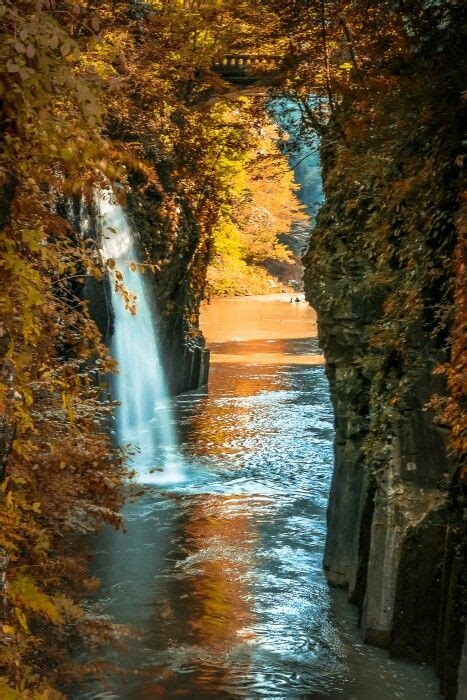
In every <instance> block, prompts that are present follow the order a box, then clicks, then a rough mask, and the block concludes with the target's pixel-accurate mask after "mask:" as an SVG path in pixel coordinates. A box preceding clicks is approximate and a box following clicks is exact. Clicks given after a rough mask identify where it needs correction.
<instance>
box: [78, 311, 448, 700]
mask: <svg viewBox="0 0 467 700" xmlns="http://www.w3.org/2000/svg"><path fill="white" fill-rule="evenodd" d="M270 301H271V302H273V301H274V300H270ZM276 302H277V303H282V304H283V305H284V302H283V301H282V302H279V300H276ZM254 303H256V302H254V300H253V301H252V300H251V299H245V300H243V301H239V300H237V302H235V309H236V311H235V314H233V313H231V314H230V315H229V316H226V315H224V314H222V315H221V316H220V315H219V312H220V311H221V310H222V309H221V308H220V307H222V304H224V306H225V304H227V306H228V308H231V306H232V305H230V306H229V302H223V303H221V304H220V306H219V305H217V306H216V305H214V306H211V307H210V309H209V310H207V311H206V310H205V313H204V316H203V319H204V324H205V329H206V330H207V332H208V335H210V336H211V338H213V339H214V338H217V339H216V341H215V342H216V345H215V347H216V353H215V354H217V355H222V353H223V351H225V353H226V354H227V355H232V356H237V360H238V357H239V356H241V360H240V361H237V360H235V359H231V360H229V361H228V362H214V364H213V366H212V370H211V380H210V387H209V393H207V392H204V391H199V392H194V393H191V394H187V395H185V396H181V397H179V398H177V399H176V400H175V401H174V416H175V418H174V421H175V423H176V426H175V427H176V428H177V431H178V437H179V441H180V452H181V455H182V458H183V462H184V470H185V474H186V480H185V482H183V483H181V484H177V485H175V486H173V487H171V488H170V487H168V486H167V487H160V486H159V487H157V486H154V485H153V486H150V487H149V489H148V491H147V493H146V495H145V496H144V497H143V498H142V499H140V500H139V501H137V502H135V503H133V504H130V505H128V506H127V507H126V509H125V524H126V533H125V534H123V533H120V534H119V533H115V532H113V531H111V530H110V529H108V530H106V531H105V532H103V533H102V534H101V535H100V536H99V537H98V538H96V540H95V542H94V565H93V566H94V573H95V574H96V575H97V576H99V578H100V579H101V581H102V586H101V591H100V593H99V598H98V601H97V602H98V605H99V606H100V607H101V609H102V610H103V611H104V612H106V613H108V614H111V615H112V616H113V617H114V618H115V619H116V620H117V621H118V622H122V623H125V624H130V625H132V626H133V627H134V629H135V630H136V631H137V632H138V636H137V637H136V638H135V639H132V640H131V641H129V642H128V644H127V646H126V648H125V649H121V650H115V651H113V652H107V656H108V657H109V658H111V659H112V660H113V661H114V662H116V663H117V664H119V665H121V666H122V667H123V668H124V669H126V675H115V674H114V675H113V676H112V677H111V678H110V679H109V680H108V683H107V684H106V685H105V686H102V687H99V688H98V687H96V686H95V685H94V686H93V687H92V688H83V689H82V690H81V691H80V692H79V693H77V695H76V697H79V698H92V699H93V700H97V699H98V698H100V699H104V698H105V699H106V700H110V699H111V698H129V699H131V698H135V699H140V698H141V699H149V698H158V697H188V698H222V697H245V698H263V697H264V698H357V699H358V700H360V699H362V700H374V698H378V700H386V699H387V700H389V699H390V698H405V699H407V700H422V699H423V700H425V699H427V698H435V697H437V693H436V685H437V683H436V680H435V679H434V677H433V674H432V673H431V671H430V670H429V669H424V668H422V667H419V666H414V665H411V664H405V663H402V662H396V661H393V660H389V659H388V658H387V655H386V654H385V653H384V652H381V651H379V650H377V649H374V648H371V647H368V646H365V645H363V644H362V643H361V641H360V640H359V637H358V630H357V616H356V612H355V610H354V608H352V607H351V606H349V605H348V604H347V603H346V601H345V596H343V595H341V594H339V593H336V592H333V591H330V590H329V588H328V586H327V584H326V581H325V579H324V575H323V571H322V557H323V549H324V541H325V534H326V525H325V511H326V503H327V497H328V490H329V484H330V478H331V471H332V459H333V455H332V437H333V428H332V410H331V405H330V401H329V392H328V385H327V380H326V377H325V373H324V368H323V367H322V366H321V365H320V364H312V363H309V364H306V363H302V364H296V363H295V361H294V357H299V356H300V357H306V356H309V357H311V356H315V357H317V356H318V355H319V348H318V346H317V343H316V339H314V338H313V337H311V338H309V339H308V340H305V339H304V338H303V337H302V336H304V335H305V333H304V332H303V328H304V327H306V323H307V321H306V320H305V324H304V326H302V331H301V332H299V330H300V326H299V323H298V322H297V323H295V324H292V323H291V324H290V327H291V328H292V327H293V328H294V329H295V330H296V332H294V333H293V335H294V336H295V337H292V338H286V337H284V334H283V335H282V337H280V338H277V337H276V338H265V337H264V336H261V333H260V331H261V329H262V328H264V323H265V321H264V319H271V318H272V317H273V316H274V315H275V314H276V311H277V309H276V310H275V311H274V308H273V306H271V307H270V308H268V307H267V306H265V307H264V313H263V317H262V318H263V320H262V321H258V329H257V332H255V329H254V322H253V320H252V316H251V313H252V312H251V308H252V304H254ZM257 303H259V302H257ZM261 303H264V304H267V303H268V302H267V301H263V302H261ZM242 308H243V309H244V318H245V319H250V321H248V323H250V326H249V331H248V333H247V334H246V335H247V336H248V337H247V338H246V339H245V340H244V341H240V340H238V338H239V336H240V334H241V333H245V328H246V326H247V325H248V323H246V324H243V321H242V318H243V315H242ZM281 308H284V306H283V307H281ZM285 308H287V309H288V308H289V307H287V306H285ZM298 308H299V307H298V306H297V307H295V306H292V305H291V309H290V311H289V310H287V312H285V313H286V314H289V315H290V314H295V313H296V314H302V313H303V314H304V316H306V314H308V319H309V320H310V318H311V316H310V314H313V312H311V311H307V310H306V308H305V307H303V311H301V310H300V311H299V310H298ZM295 309H297V310H295ZM279 310H280V309H279ZM270 312H271V313H270ZM206 314H212V317H211V319H209V318H207V315H206ZM289 317H290V316H289ZM221 318H222V319H224V321H225V322H224V323H221V322H220V319H221ZM267 323H270V321H268V322H267ZM274 323H276V326H277V325H278V324H279V325H280V321H277V319H276V321H275V322H274ZM274 323H273V326H274ZM216 325H217V331H215V332H216V333H217V334H218V335H217V336H215V335H214V330H213V328H214V327H215V326H216ZM221 326H223V329H222V327H221ZM227 326H228V328H227ZM242 329H243V330H242ZM270 330H271V329H270ZM219 334H223V335H222V341H221V340H219V337H220V336H219ZM258 334H259V335H260V337H259V338H255V337H254V336H255V335H258ZM311 335H313V334H311ZM270 341H273V342H270ZM232 343H234V344H235V352H231V350H232ZM242 343H245V344H246V345H243V344H242ZM248 344H250V345H248ZM251 344H252V345H253V346H254V347H255V348H256V350H255V352H260V353H265V354H274V352H276V353H277V354H278V356H279V359H278V358H276V360H277V361H271V362H269V363H267V362H263V363H261V364H257V363H256V362H254V361H249V359H248V348H249V347H251V346H252V345H251ZM250 359H251V358H250Z"/></svg>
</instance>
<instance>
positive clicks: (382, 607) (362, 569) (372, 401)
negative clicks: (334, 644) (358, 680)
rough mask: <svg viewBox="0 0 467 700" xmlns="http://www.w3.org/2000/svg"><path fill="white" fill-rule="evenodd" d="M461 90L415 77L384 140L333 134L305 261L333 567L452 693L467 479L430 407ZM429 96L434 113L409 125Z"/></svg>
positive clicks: (453, 242)
mask: <svg viewBox="0 0 467 700" xmlns="http://www.w3.org/2000/svg"><path fill="white" fill-rule="evenodd" d="M423 65H425V64H423V62H422V63H421V67H420V66H417V65H415V67H414V69H413V70H414V71H416V70H418V69H419V68H420V70H422V69H423ZM440 75H441V73H440ZM414 82H416V81H414ZM411 87H413V90H414V92H413V94H411V95H410V99H407V98H408V95H407V90H408V89H411ZM451 87H452V85H451ZM451 87H449V86H447V85H445V84H442V83H441V78H440V79H439V80H438V79H437V77H436V76H434V78H433V85H432V91H431V92H430V91H429V90H427V89H426V85H425V86H424V89H423V91H420V87H419V84H417V85H415V86H411V85H410V84H406V85H405V87H404V91H399V92H398V91H397V90H396V91H395V92H394V94H393V95H392V96H391V103H390V104H389V103H388V102H387V100H386V99H385V98H382V99H381V100H380V103H379V104H378V103H377V102H376V107H375V111H376V113H377V114H378V120H379V121H378V123H377V125H376V126H374V127H373V132H372V138H371V139H370V138H368V139H365V140H364V141H363V142H362V141H358V142H357V141H353V142H352V140H350V143H347V144H340V145H337V146H336V142H338V136H337V137H336V134H334V135H331V134H330V135H329V137H328V139H326V138H325V139H324V141H323V145H322V156H323V178H324V190H325V195H326V203H325V204H324V206H323V208H322V210H321V213H320V215H319V217H318V224H317V227H316V229H315V230H314V232H313V234H312V238H311V243H310V248H309V250H308V253H307V254H306V256H305V268H306V272H305V285H306V292H307V297H308V299H309V301H310V303H311V304H312V305H313V306H314V308H315V309H316V310H317V313H318V323H319V332H320V342H321V345H322V348H323V351H324V354H325V358H326V371H327V375H328V378H329V382H330V389H331V395H332V401H333V405H334V411H335V466H334V475H333V480H332V486H331V492H330V499H329V507H328V514H327V517H328V537H327V542H326V551H325V559H324V567H325V570H326V575H327V578H328V580H329V582H330V584H332V585H335V586H342V587H345V588H347V589H348V593H349V600H350V601H351V602H353V603H355V604H357V605H358V606H359V608H360V626H361V634H362V637H363V639H364V640H365V641H366V642H368V643H371V644H374V645H377V646H380V647H383V648H385V649H388V650H389V651H390V653H391V654H392V655H394V656H398V657H403V658H406V659H410V660H414V661H422V662H428V663H431V664H434V665H435V667H436V669H437V672H438V673H439V675H440V678H441V691H442V695H443V697H446V698H455V697H456V696H457V691H458V667H459V661H460V655H461V647H462V640H463V634H464V633H463V625H462V612H461V601H462V598H463V595H464V594H465V590H463V588H462V581H463V579H462V575H461V569H462V549H461V548H462V517H461V488H462V487H461V482H460V480H459V462H458V458H457V457H456V455H455V454H452V453H451V452H450V450H449V445H448V440H449V428H448V426H447V425H446V424H445V422H444V421H443V419H442V418H440V417H439V411H437V410H436V409H435V408H433V407H432V408H430V407H428V404H429V402H430V399H432V397H433V396H436V395H438V396H441V397H443V396H445V395H446V393H447V389H446V387H445V385H444V382H443V379H442V376H441V374H437V373H436V371H435V369H436V367H437V366H439V365H441V364H443V363H446V362H449V360H450V353H451V347H452V337H453V332H454V331H453V317H454V312H455V309H454V295H453V288H454V280H455V276H456V270H455V264H454V260H455V255H456V254H455V251H456V249H457V250H459V246H460V245H461V243H460V232H459V230H458V228H457V227H456V217H457V216H458V213H457V210H458V201H459V200H458V194H459V184H460V181H459V171H458V169H457V166H456V162H458V153H459V145H460V142H461V133H460V128H459V125H460V122H459V108H458V96H457V94H454V92H455V91H454V92H450V90H451ZM422 107H423V108H424V109H426V110H427V111H426V114H429V115H430V116H429V118H426V119H425V121H424V122H423V124H422V125H420V124H419V126H418V128H417V130H416V131H415V130H414V131H411V130H410V129H407V128H405V129H403V128H402V127H401V124H402V121H404V123H405V124H407V119H409V120H410V119H411V118H412V119H413V120H414V123H415V122H416V119H417V112H418V111H420V109H422ZM347 109H348V112H347V114H346V115H344V118H343V120H342V121H343V123H344V124H345V123H346V120H347V123H348V124H351V122H352V118H353V116H354V115H353V109H354V105H352V104H348V106H347ZM407 110H409V112H410V110H412V111H413V114H412V115H411V114H410V113H409V114H407ZM403 115H405V116H403ZM399 120H401V121H399ZM464 580H465V579H464Z"/></svg>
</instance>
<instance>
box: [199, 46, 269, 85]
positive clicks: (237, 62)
mask: <svg viewBox="0 0 467 700" xmlns="http://www.w3.org/2000/svg"><path fill="white" fill-rule="evenodd" d="M280 62H281V58H280V57H279V56H271V55H268V54H237V53H235V54H234V53H229V54H223V55H222V56H218V57H217V58H216V59H215V60H214V61H213V64H212V70H213V71H214V72H215V73H218V74H219V75H220V76H221V77H222V78H223V79H224V80H226V81H227V82H229V83H233V84H234V85H245V86H248V85H253V84H254V83H257V82H259V81H263V80H265V78H267V76H268V75H270V74H271V73H273V72H274V71H275V70H276V69H277V68H278V66H279V64H280Z"/></svg>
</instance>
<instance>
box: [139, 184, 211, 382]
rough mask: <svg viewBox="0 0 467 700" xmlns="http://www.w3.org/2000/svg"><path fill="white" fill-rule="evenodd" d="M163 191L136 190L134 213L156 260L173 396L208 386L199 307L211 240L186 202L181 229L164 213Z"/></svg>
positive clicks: (155, 290) (144, 248) (143, 244)
mask: <svg viewBox="0 0 467 700" xmlns="http://www.w3.org/2000/svg"><path fill="white" fill-rule="evenodd" d="M160 205H161V201H160V197H159V195H158V193H156V192H154V191H152V190H151V189H148V190H145V191H144V192H140V191H138V190H137V189H136V188H132V189H131V190H130V192H129V193H128V212H129V216H130V220H131V222H132V226H133V231H134V232H135V235H136V237H137V240H138V241H139V245H140V248H141V252H142V260H144V259H145V257H147V259H148V260H151V261H155V262H156V263H157V264H156V269H155V271H154V272H152V273H151V272H148V273H146V274H148V275H150V281H149V285H150V289H151V293H152V297H153V300H154V306H155V308H156V313H157V318H158V321H159V336H160V343H161V346H162V347H161V350H162V352H161V354H162V357H163V359H164V361H165V371H166V379H167V387H168V389H169V392H170V393H171V394H173V395H176V394H181V393H183V392H186V391H191V390H193V389H197V388H199V387H201V386H204V385H206V384H207V381H208V375H209V350H208V349H207V348H206V347H205V340H204V338H203V335H202V333H201V331H200V330H199V305H200V301H201V299H202V295H203V291H204V282H205V278H206V269H207V264H208V249H207V245H208V244H207V241H204V240H203V236H202V235H201V233H200V231H199V229H198V226H197V222H196V221H195V220H194V218H193V216H192V213H191V212H190V210H189V208H188V207H187V206H186V205H185V203H184V202H183V201H180V203H179V205H178V207H177V214H178V222H177V226H176V227H174V226H172V225H171V224H170V223H169V222H168V221H167V219H166V218H164V216H163V215H162V214H161V206H160Z"/></svg>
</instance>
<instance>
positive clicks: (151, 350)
mask: <svg viewBox="0 0 467 700" xmlns="http://www.w3.org/2000/svg"><path fill="white" fill-rule="evenodd" d="M98 207H99V213H100V215H101V235H102V243H101V246H102V256H103V258H104V259H105V260H108V259H110V258H111V259H113V260H115V268H114V269H113V270H112V271H111V272H110V274H111V277H112V279H111V282H112V285H111V287H112V296H111V304H112V309H113V311H114V314H115V331H114V333H113V335H112V338H111V342H110V351H111V354H112V357H113V358H114V359H115V360H116V361H117V363H118V374H116V375H115V376H114V377H113V379H112V397H113V399H114V400H115V401H118V402H119V403H120V406H119V407H118V409H117V412H116V434H117V439H118V442H119V444H120V445H126V444H128V443H131V445H132V448H133V452H134V454H133V456H132V462H131V466H132V467H133V468H134V469H135V471H136V474H137V479H138V481H140V482H142V483H159V484H160V483H174V482H178V481H181V480H182V478H183V471H182V465H181V461H180V458H179V454H178V446H177V440H176V433H175V429H174V422H173V417H172V410H171V405H170V399H169V397H168V395H167V388H166V383H165V378H164V372H163V369H162V365H161V360H160V352H159V347H158V338H157V329H156V326H155V319H154V316H153V313H152V309H151V306H150V304H149V300H148V294H147V289H146V284H145V280H144V275H143V273H142V272H141V271H140V270H139V268H136V269H135V265H132V264H131V263H134V262H135V261H137V259H138V254H137V252H136V249H135V245H134V241H133V237H132V233H131V230H130V227H129V225H128V222H127V219H126V216H125V213H124V211H123V209H122V207H121V206H120V205H119V204H116V203H115V202H114V201H113V196H112V193H111V192H108V191H106V192H101V194H100V196H99V198H98ZM132 268H133V269H132ZM118 271H119V272H120V273H121V275H122V279H121V282H122V285H123V287H124V289H125V290H126V291H127V292H129V293H130V294H131V295H134V296H135V297H136V302H135V304H136V313H131V311H130V310H129V309H128V308H126V307H125V300H124V298H123V295H122V293H121V292H119V291H117V290H116V289H115V280H116V277H115V276H116V273H117V272H118Z"/></svg>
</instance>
